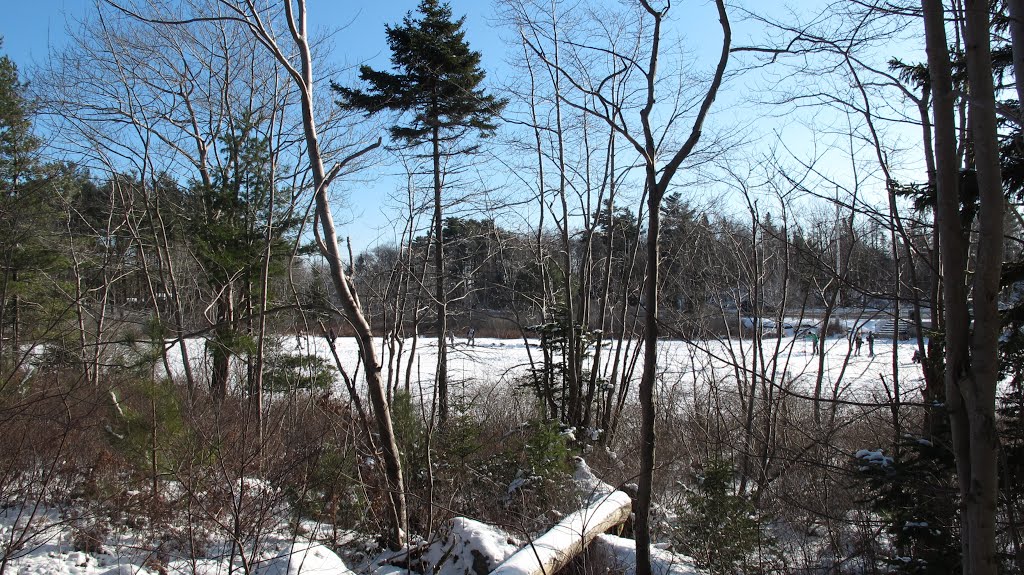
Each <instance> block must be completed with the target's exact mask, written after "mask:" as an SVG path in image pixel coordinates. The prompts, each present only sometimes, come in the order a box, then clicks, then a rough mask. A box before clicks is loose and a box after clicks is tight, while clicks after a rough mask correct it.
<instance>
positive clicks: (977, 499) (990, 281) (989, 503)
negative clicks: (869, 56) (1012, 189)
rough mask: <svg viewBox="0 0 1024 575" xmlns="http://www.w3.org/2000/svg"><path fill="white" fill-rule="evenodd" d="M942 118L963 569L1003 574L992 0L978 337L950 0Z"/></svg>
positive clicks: (933, 57)
mask: <svg viewBox="0 0 1024 575" xmlns="http://www.w3.org/2000/svg"><path fill="white" fill-rule="evenodd" d="M921 5H922V8H923V12H924V17H925V35H926V42H927V52H928V68H929V73H930V77H931V83H932V95H933V100H934V104H933V108H934V111H933V114H934V126H935V166H936V192H937V207H936V225H937V226H938V228H939V237H940V252H941V259H942V266H943V273H944V278H943V299H944V304H945V327H946V330H945V333H946V372H945V383H946V404H947V409H948V411H949V417H950V427H951V437H952V447H953V453H954V456H955V458H956V466H957V474H958V479H959V485H960V496H961V503H960V520H961V529H962V536H961V539H962V542H961V550H962V554H963V557H962V570H963V573H964V574H965V575H966V574H972V575H984V574H988V573H995V572H996V569H997V562H996V556H995V551H996V547H995V512H996V493H997V491H996V490H997V482H996V475H997V471H996V470H997V458H996V453H997V447H998V437H997V435H996V428H995V386H996V382H997V378H998V356H997V352H998V337H999V316H998V309H997V297H998V290H999V275H1000V272H1001V267H1002V254H1003V247H1002V242H1003V237H1002V228H1003V222H1002V218H1003V204H1004V199H1003V196H1002V189H1001V183H1000V175H999V158H998V147H997V143H996V127H995V97H994V93H993V88H992V70H991V54H990V50H989V36H988V34H989V17H988V3H987V2H980V1H977V0H969V1H968V2H966V5H965V8H966V25H965V27H964V31H965V39H966V44H967V46H966V48H967V70H968V82H969V84H970V89H969V93H970V96H969V97H970V101H969V106H970V123H971V130H972V131H971V135H972V137H973V140H974V146H973V147H974V153H975V162H976V166H977V177H978V186H979V191H980V199H981V209H980V212H979V216H978V226H979V235H978V237H979V239H978V242H979V244H978V250H977V251H978V261H977V265H976V268H975V273H974V289H973V302H974V314H975V322H974V328H973V336H972V335H971V319H970V315H969V312H968V300H967V289H966V279H967V271H966V263H967V258H966V249H965V248H966V246H965V242H964V241H963V228H962V225H961V219H960V213H959V207H960V206H959V203H960V197H959V177H958V174H957V170H956V166H957V165H958V162H957V142H956V132H955V130H956V127H955V124H954V102H955V100H954V94H953V90H952V79H951V78H952V74H951V65H950V60H949V52H948V48H947V42H946V33H945V21H944V10H943V5H942V2H941V0H922V3H921Z"/></svg>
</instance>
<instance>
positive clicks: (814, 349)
mask: <svg viewBox="0 0 1024 575" xmlns="http://www.w3.org/2000/svg"><path fill="white" fill-rule="evenodd" d="M807 339H809V340H811V355H817V354H818V332H816V331H814V330H811V331H809V332H807Z"/></svg>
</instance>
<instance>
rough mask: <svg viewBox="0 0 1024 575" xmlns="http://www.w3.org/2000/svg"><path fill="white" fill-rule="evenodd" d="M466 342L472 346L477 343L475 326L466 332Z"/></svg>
mask: <svg viewBox="0 0 1024 575" xmlns="http://www.w3.org/2000/svg"><path fill="white" fill-rule="evenodd" d="M466 344H467V345H471V346H472V345H476V328H475V327H471V328H469V331H467V332H466Z"/></svg>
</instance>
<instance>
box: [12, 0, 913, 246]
mask: <svg viewBox="0 0 1024 575" xmlns="http://www.w3.org/2000/svg"><path fill="white" fill-rule="evenodd" d="M0 1H2V2H4V3H5V4H6V6H5V7H4V16H5V17H4V18H3V19H2V20H0V35H2V36H3V38H4V46H3V52H4V53H6V54H7V55H8V56H10V57H11V58H12V59H13V60H14V61H15V62H16V63H17V64H18V65H19V68H20V69H21V70H22V73H23V74H24V75H27V76H28V77H29V78H31V69H32V65H33V64H34V63H42V62H44V61H45V59H46V58H47V55H48V53H49V52H50V50H51V49H53V50H59V49H60V48H61V47H62V46H63V45H64V39H65V36H66V32H65V30H66V27H67V26H72V27H73V26H74V21H75V20H76V19H79V18H82V17H83V16H84V15H85V14H86V11H87V10H89V9H91V7H92V6H93V2H92V0H32V1H30V2H23V1H20V0H0ZM784 3H785V5H788V6H790V8H789V9H794V10H796V11H797V12H798V13H800V14H806V15H808V16H810V15H811V14H813V13H815V12H816V11H818V10H820V9H821V8H822V6H823V5H825V4H826V2H824V1H822V0H795V1H786V0H771V1H763V0H757V1H755V0H751V1H750V2H748V3H747V4H748V5H749V6H750V7H753V8H757V9H758V10H768V9H770V8H774V9H776V10H779V9H781V8H782V6H783V4H784ZM416 4H417V0H401V1H399V0H378V1H377V2H349V1H345V0H309V3H308V6H309V23H310V26H311V27H312V28H313V29H314V30H316V29H318V28H320V29H338V28H340V29H341V30H340V32H339V33H338V34H337V35H336V36H335V37H334V40H333V41H334V44H335V51H334V53H333V54H332V60H334V62H333V64H335V65H343V66H350V67H354V66H356V65H358V64H361V63H369V64H371V65H372V66H374V67H377V68H385V67H387V66H388V64H389V63H388V49H387V45H386V42H385V40H384V26H385V24H388V23H391V24H393V23H398V22H400V21H401V19H402V17H403V16H404V15H405V14H406V12H408V11H410V10H413V9H415V7H416ZM450 4H451V5H452V8H453V11H454V13H455V14H456V16H461V15H465V16H466V26H465V28H466V31H467V39H468V41H469V43H470V45H471V46H472V47H473V49H475V50H478V51H480V52H481V53H482V54H483V66H484V68H485V69H486V70H487V71H488V75H489V80H490V81H491V82H492V85H500V84H501V83H502V82H503V80H505V76H507V75H508V74H509V72H508V69H509V68H508V67H507V66H506V65H505V61H506V59H507V58H508V57H509V55H508V54H507V53H506V43H505V40H515V39H511V38H506V37H503V36H507V35H508V34H509V32H508V31H506V30H504V29H502V28H501V27H500V25H499V23H496V22H494V10H495V9H494V8H493V4H492V2H491V1H490V0H478V1H474V0H451V1H450ZM793 6H795V8H793ZM673 9H674V12H675V14H674V16H675V18H673V21H672V25H673V27H678V29H680V30H682V33H683V35H684V37H685V43H686V46H687V49H688V50H689V51H690V55H692V56H694V61H696V62H699V63H700V65H702V66H703V65H705V64H707V65H710V63H711V62H713V61H714V60H715V59H716V58H717V50H718V49H719V48H720V34H721V32H720V29H719V27H718V25H717V22H716V17H715V14H714V9H713V5H712V4H711V3H710V2H709V1H706V0H688V1H685V2H677V3H676V5H675V6H674V7H673ZM732 20H733V28H734V45H741V44H745V43H749V42H750V41H751V36H752V35H753V34H755V33H758V32H757V30H756V29H754V28H753V27H752V25H751V24H750V23H749V22H744V21H743V20H742V19H741V18H739V15H738V11H734V12H733V16H732ZM510 44H511V45H512V46H513V49H515V48H516V46H515V45H514V44H515V43H514V42H511V43H510ZM921 57H922V58H923V54H922V55H921ZM911 59H913V56H912V57H911ZM339 80H341V81H342V82H345V83H347V82H348V81H350V79H346V78H340V79H339ZM757 86H758V80H757V76H756V75H749V74H748V75H745V76H744V77H741V78H739V79H737V80H735V81H733V82H732V83H731V84H730V85H729V86H728V87H727V88H726V92H725V93H724V94H723V96H722V97H721V98H720V99H719V101H718V102H716V108H715V109H714V110H715V112H717V113H718V114H720V116H719V118H723V117H724V118H725V119H726V120H731V119H732V117H733V116H736V117H739V116H740V115H743V114H758V113H760V111H758V110H753V111H751V110H750V109H749V108H747V109H745V108H744V106H747V105H749V104H750V102H751V101H752V100H753V99H756V94H753V95H752V94H750V92H751V91H752V90H756V89H757ZM753 122H754V123H757V124H759V128H758V129H764V130H773V129H777V128H775V126H781V125H784V124H786V123H789V122H790V121H789V120H788V119H786V120H780V119H778V118H775V119H766V120H764V121H761V120H760V119H755V120H754V121H753ZM768 126H771V127H768ZM786 129H787V130H789V131H790V133H791V134H794V133H795V134H798V135H797V136H796V137H795V138H793V137H790V140H791V142H790V144H788V145H790V146H793V147H795V148H796V149H797V150H799V149H800V147H802V146H807V147H809V146H811V145H812V144H811V142H810V136H809V135H808V132H807V130H808V128H807V126H795V125H793V124H792V123H790V125H789V127H787V128H786ZM768 133H769V134H770V132H768ZM758 137H764V136H758ZM773 137H774V136H773V135H769V136H768V138H773ZM915 137H917V138H919V136H914V135H913V134H911V135H910V138H911V139H913V138H915ZM801 138H802V140H801ZM767 145H771V144H770V143H768V144H767ZM808 153H810V152H808ZM382 170H384V171H385V172H392V173H393V172H395V171H396V169H395V168H394V167H383V168H382ZM400 180H402V178H394V177H392V178H377V179H374V180H368V181H366V182H364V183H362V184H359V185H362V186H363V188H362V189H360V188H359V187H358V186H353V188H352V189H351V190H350V192H351V196H350V197H351V199H350V201H349V203H348V206H347V209H341V210H339V213H338V216H339V220H340V221H341V222H348V223H347V224H346V225H345V229H344V230H342V233H343V234H350V235H352V236H353V240H354V243H355V244H356V249H357V250H358V249H360V248H362V247H364V246H367V245H372V244H373V243H376V242H377V241H383V242H388V241H389V240H391V238H393V234H391V233H390V232H389V230H388V228H389V226H390V223H391V222H390V219H389V215H388V212H387V209H386V208H385V207H384V204H383V203H382V202H381V198H384V197H386V196H387V195H388V194H390V193H392V192H394V191H395V190H396V189H397V188H400V187H402V186H403V185H404V182H403V181H400ZM498 185H500V184H498ZM524 217H525V216H524Z"/></svg>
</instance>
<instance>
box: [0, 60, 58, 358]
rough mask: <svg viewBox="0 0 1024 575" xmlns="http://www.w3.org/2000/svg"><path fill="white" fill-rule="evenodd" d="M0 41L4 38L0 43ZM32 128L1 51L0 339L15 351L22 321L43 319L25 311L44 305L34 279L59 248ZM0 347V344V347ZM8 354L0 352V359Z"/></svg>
mask: <svg viewBox="0 0 1024 575" xmlns="http://www.w3.org/2000/svg"><path fill="white" fill-rule="evenodd" d="M0 45H2V44H0ZM38 148H39V141H38V139H37V138H35V136H33V134H32V116H31V105H30V102H29V101H28V100H27V99H26V97H25V84H24V83H22V82H21V80H20V79H19V77H18V68H17V66H16V65H15V64H14V62H12V61H11V60H10V58H8V57H7V56H0V341H6V342H9V343H10V349H11V350H12V352H13V354H14V355H15V356H16V355H17V350H18V349H19V347H20V344H21V338H22V336H23V335H25V333H24V332H25V328H26V326H29V325H32V324H42V323H43V322H40V321H34V320H33V319H29V318H26V317H25V310H26V307H27V306H26V302H32V303H33V304H38V305H32V306H31V308H32V309H34V310H36V311H39V310H42V309H44V308H45V307H46V306H45V305H43V302H42V299H46V298H47V297H48V296H47V295H46V294H44V293H43V292H46V291H49V290H48V289H47V286H46V285H44V284H43V283H41V282H37V281H35V280H36V279H38V278H37V277H36V276H37V275H38V274H37V272H39V271H40V270H44V269H47V268H48V267H50V266H53V265H55V264H56V260H57V252H56V250H55V249H53V245H52V242H49V241H47V239H46V238H47V234H46V233H44V231H45V230H46V229H50V226H52V222H53V221H54V220H53V219H51V218H48V215H52V209H53V204H52V202H50V201H48V200H49V198H48V197H47V195H46V193H45V189H44V188H45V186H46V183H47V178H45V177H43V174H42V172H41V170H40V166H39V164H38V162H37V158H36V153H37V150H38ZM0 349H2V348H0ZM8 359H10V358H9V357H5V355H4V354H3V353H2V352H0V364H3V363H5V362H7V361H8Z"/></svg>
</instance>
